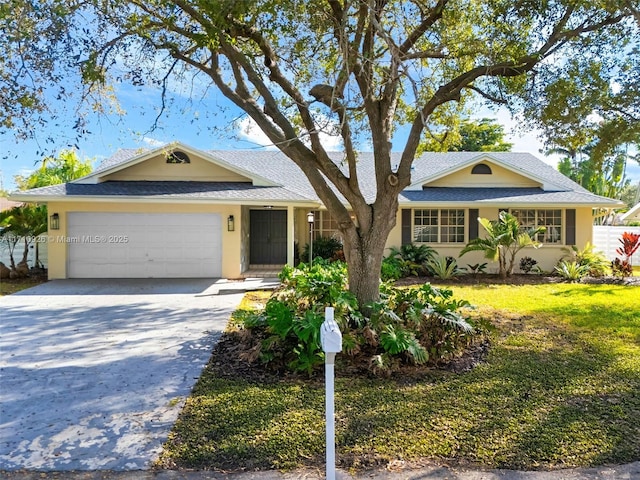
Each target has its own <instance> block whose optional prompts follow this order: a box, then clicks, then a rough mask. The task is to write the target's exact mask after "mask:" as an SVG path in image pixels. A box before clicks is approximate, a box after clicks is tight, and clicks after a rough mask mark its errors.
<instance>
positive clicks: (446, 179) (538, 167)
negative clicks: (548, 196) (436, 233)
mask: <svg viewBox="0 0 640 480" xmlns="http://www.w3.org/2000/svg"><path fill="white" fill-rule="evenodd" d="M425 163H428V164H430V165H428V168H426V169H425V168H418V167H420V166H422V167H424V164H425ZM480 164H484V165H487V166H488V167H489V169H490V170H491V172H492V173H491V174H490V175H477V174H474V173H472V170H473V168H474V167H475V166H477V165H480ZM416 166H417V168H416V170H415V171H414V180H413V181H412V183H411V185H409V187H407V190H422V189H423V188H425V187H452V188H492V187H502V188H505V187H507V188H531V187H538V188H541V189H542V190H544V191H566V190H573V186H569V185H568V184H566V182H564V181H562V179H561V178H560V177H559V175H561V174H559V173H558V172H556V171H555V170H554V169H553V168H551V167H550V166H548V165H546V164H545V163H544V162H542V161H540V160H539V159H537V158H535V157H534V156H533V155H530V154H528V153H510V152H508V153H480V152H455V153H445V154H443V153H440V154H437V153H428V154H424V155H422V156H421V157H419V158H418V159H416ZM540 173H542V175H541V174H540Z"/></svg>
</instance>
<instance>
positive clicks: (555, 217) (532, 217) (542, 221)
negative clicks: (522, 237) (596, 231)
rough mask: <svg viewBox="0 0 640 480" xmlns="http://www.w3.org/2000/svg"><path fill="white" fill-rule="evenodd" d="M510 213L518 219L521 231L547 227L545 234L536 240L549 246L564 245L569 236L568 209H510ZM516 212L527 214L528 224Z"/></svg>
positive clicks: (540, 234) (541, 234)
mask: <svg viewBox="0 0 640 480" xmlns="http://www.w3.org/2000/svg"><path fill="white" fill-rule="evenodd" d="M508 211H509V213H511V214H512V215H513V216H514V217H516V218H517V219H518V222H519V223H520V228H521V230H523V231H524V230H526V229H529V228H537V227H546V230H545V232H544V233H539V234H538V235H536V240H537V241H539V242H541V243H543V244H548V245H564V238H565V235H566V234H567V220H566V209H563V208H510V209H509V210H508ZM514 212H526V220H527V222H526V223H523V222H522V219H521V218H522V217H521V216H519V215H518V214H516V213H514ZM550 221H551V222H553V223H550Z"/></svg>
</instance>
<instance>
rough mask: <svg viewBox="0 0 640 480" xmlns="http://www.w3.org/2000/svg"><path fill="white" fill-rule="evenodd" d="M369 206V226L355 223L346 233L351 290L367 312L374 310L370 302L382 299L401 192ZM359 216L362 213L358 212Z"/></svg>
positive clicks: (346, 255)
mask: <svg viewBox="0 0 640 480" xmlns="http://www.w3.org/2000/svg"><path fill="white" fill-rule="evenodd" d="M368 208H370V211H371V217H370V218H371V223H370V226H369V228H364V227H362V226H360V227H355V226H353V227H352V228H349V229H348V230H347V231H346V232H344V234H345V235H344V252H345V259H346V261H347V265H348V269H349V291H350V292H351V293H353V294H354V295H355V297H356V299H357V300H358V305H359V306H360V309H361V310H362V311H363V313H365V315H367V314H368V313H369V310H370V309H369V308H368V307H367V305H369V304H371V303H372V302H375V301H377V300H378V299H379V298H380V268H381V265H382V258H383V256H384V249H385V245H386V243H387V238H388V237H389V233H390V232H391V229H392V228H393V227H394V226H395V224H396V215H397V210H398V199H397V195H396V196H389V197H386V198H385V201H384V202H382V204H380V203H376V204H374V205H370V206H368ZM356 214H357V212H356ZM361 214H362V212H361ZM358 218H362V216H360V215H358Z"/></svg>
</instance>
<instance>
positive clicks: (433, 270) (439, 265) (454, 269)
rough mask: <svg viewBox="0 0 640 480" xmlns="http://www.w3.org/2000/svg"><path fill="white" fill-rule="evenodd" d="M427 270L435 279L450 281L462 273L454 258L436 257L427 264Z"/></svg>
mask: <svg viewBox="0 0 640 480" xmlns="http://www.w3.org/2000/svg"><path fill="white" fill-rule="evenodd" d="M427 269H428V270H429V273H430V274H431V275H433V276H434V277H437V278H439V279H441V280H448V279H450V278H453V277H455V276H457V275H460V273H462V270H461V269H460V268H458V262H457V261H456V259H455V258H453V257H435V258H432V259H430V260H429V261H428V262H427Z"/></svg>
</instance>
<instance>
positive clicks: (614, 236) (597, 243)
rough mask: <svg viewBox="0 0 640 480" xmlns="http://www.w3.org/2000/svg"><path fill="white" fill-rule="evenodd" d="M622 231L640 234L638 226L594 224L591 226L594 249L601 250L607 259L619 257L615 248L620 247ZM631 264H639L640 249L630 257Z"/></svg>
mask: <svg viewBox="0 0 640 480" xmlns="http://www.w3.org/2000/svg"><path fill="white" fill-rule="evenodd" d="M624 232H632V233H639V234H640V227H612V226H609V225H595V226H594V227H593V246H594V247H595V250H597V251H601V252H603V253H604V254H605V255H606V257H607V258H608V259H609V260H614V259H615V258H621V257H622V256H621V255H618V254H617V253H616V248H620V247H621V246H622V244H621V243H620V239H621V238H622V234H623V233H624ZM631 264H632V265H639V264H640V249H638V251H636V253H635V255H633V257H631Z"/></svg>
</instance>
